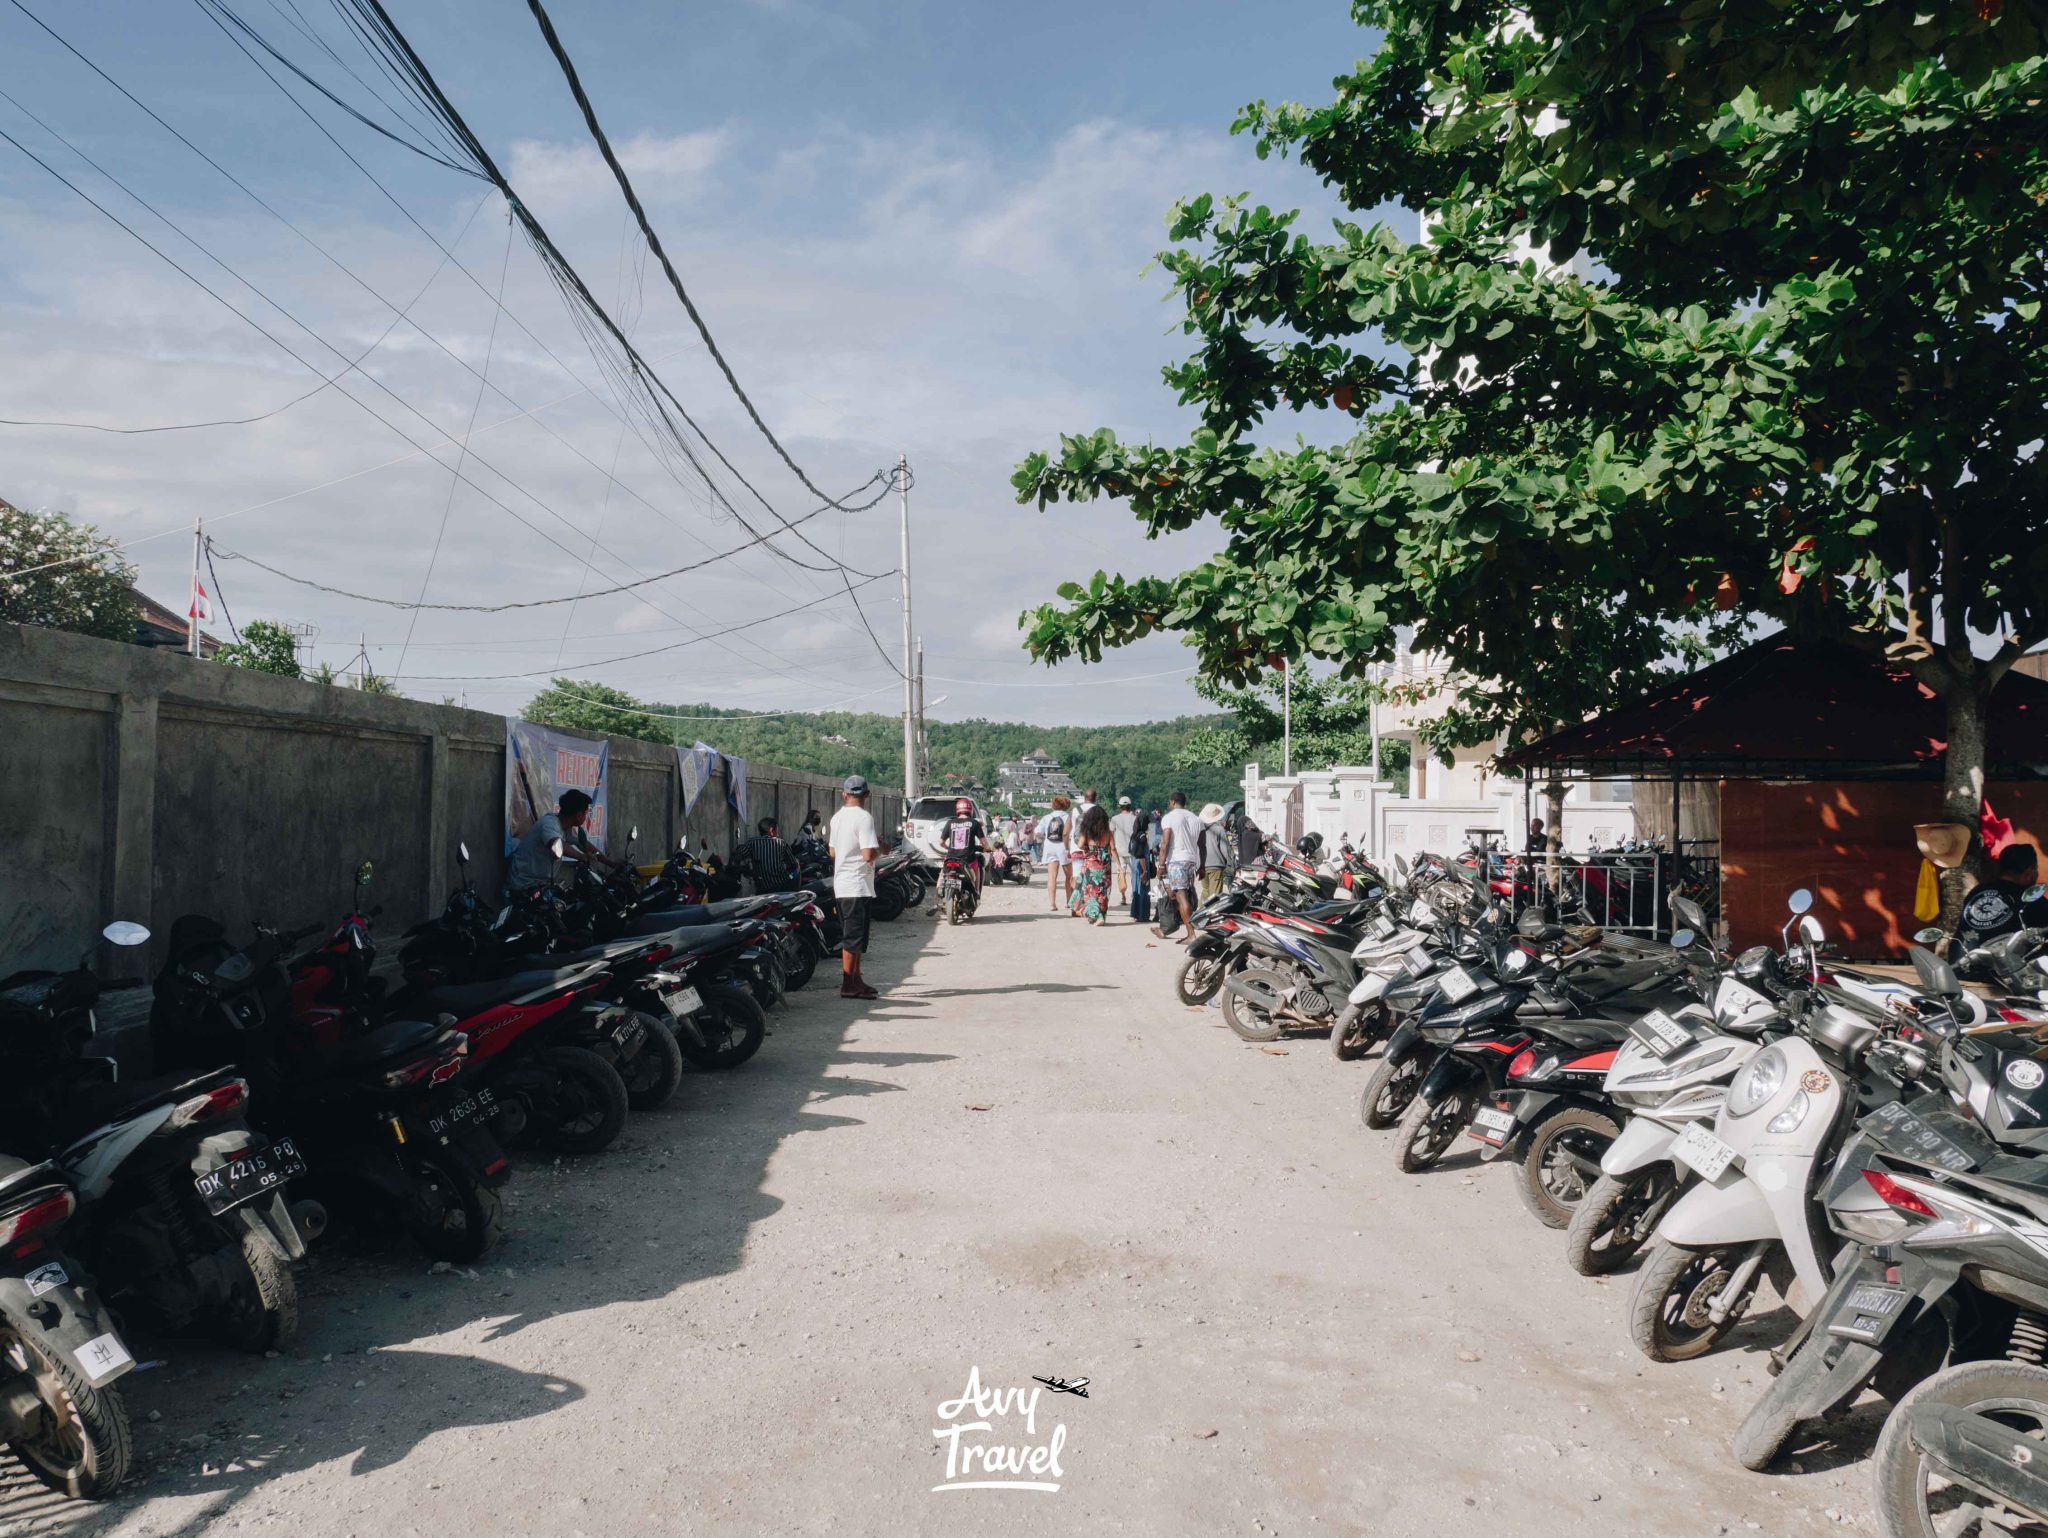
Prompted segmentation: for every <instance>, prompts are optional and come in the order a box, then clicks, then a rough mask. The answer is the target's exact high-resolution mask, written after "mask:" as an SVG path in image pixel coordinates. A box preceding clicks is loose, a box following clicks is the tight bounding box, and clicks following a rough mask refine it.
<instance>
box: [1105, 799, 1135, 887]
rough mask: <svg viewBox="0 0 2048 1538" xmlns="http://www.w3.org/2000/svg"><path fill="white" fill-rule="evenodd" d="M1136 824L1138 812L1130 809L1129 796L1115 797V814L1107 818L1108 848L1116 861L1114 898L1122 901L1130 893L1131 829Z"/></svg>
mask: <svg viewBox="0 0 2048 1538" xmlns="http://www.w3.org/2000/svg"><path fill="white" fill-rule="evenodd" d="M1137 825H1138V814H1137V813H1136V812H1135V811H1133V810H1132V809H1131V798H1130V797H1129V796H1118V797H1117V798H1116V816H1114V817H1112V818H1110V819H1109V849H1110V854H1111V857H1112V858H1113V859H1114V860H1115V862H1116V900H1117V901H1118V902H1123V901H1124V900H1125V899H1126V898H1127V897H1128V896H1129V893H1130V880H1131V831H1132V830H1133V829H1134V828H1136V827H1137Z"/></svg>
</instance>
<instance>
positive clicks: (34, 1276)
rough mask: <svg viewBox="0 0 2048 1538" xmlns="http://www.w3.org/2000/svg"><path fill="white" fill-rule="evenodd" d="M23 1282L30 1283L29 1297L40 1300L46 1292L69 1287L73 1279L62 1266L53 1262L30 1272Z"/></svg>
mask: <svg viewBox="0 0 2048 1538" xmlns="http://www.w3.org/2000/svg"><path fill="white" fill-rule="evenodd" d="M22 1280H23V1281H24V1282H27V1283H28V1294H29V1296H30V1297H32V1298H40V1297H41V1296H42V1295H43V1294H44V1293H46V1292H49V1291H52V1290H53V1289H55V1288H58V1287H63V1286H66V1285H68V1284H69V1283H70V1281H71V1277H70V1274H69V1273H68V1272H66V1271H65V1269H64V1268H63V1267H62V1266H60V1265H59V1264H57V1262H56V1261H54V1260H53V1261H50V1262H49V1263H48V1264H47V1265H41V1266H37V1267H36V1268H35V1270H33V1271H31V1272H29V1274H28V1275H27V1276H24V1277H23V1278H22Z"/></svg>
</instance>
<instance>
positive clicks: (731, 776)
mask: <svg viewBox="0 0 2048 1538" xmlns="http://www.w3.org/2000/svg"><path fill="white" fill-rule="evenodd" d="M725 799H726V800H727V801H730V802H731V803H732V809H733V810H734V811H735V812H737V813H739V816H740V823H741V825H742V826H743V827H744V826H745V825H746V823H747V821H748V818H747V761H746V760H745V759H744V758H728V759H726V761H725Z"/></svg>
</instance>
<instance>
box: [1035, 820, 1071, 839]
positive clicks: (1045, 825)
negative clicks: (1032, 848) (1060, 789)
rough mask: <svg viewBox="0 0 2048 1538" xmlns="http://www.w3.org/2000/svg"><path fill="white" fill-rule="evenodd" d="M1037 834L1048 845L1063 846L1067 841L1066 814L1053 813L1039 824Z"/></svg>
mask: <svg viewBox="0 0 2048 1538" xmlns="http://www.w3.org/2000/svg"><path fill="white" fill-rule="evenodd" d="M1038 832H1039V836H1040V837H1041V838H1043V839H1044V840H1045V841H1046V842H1047V843H1048V844H1064V843H1065V842H1066V841H1067V817H1066V813H1064V812H1054V813H1053V814H1052V815H1051V816H1050V817H1048V818H1046V819H1045V821H1044V822H1042V823H1040V824H1039V826H1038Z"/></svg>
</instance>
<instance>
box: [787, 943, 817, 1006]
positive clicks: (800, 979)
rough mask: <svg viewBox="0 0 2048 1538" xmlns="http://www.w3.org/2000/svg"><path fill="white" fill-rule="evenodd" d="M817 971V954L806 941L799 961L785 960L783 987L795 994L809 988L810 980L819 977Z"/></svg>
mask: <svg viewBox="0 0 2048 1538" xmlns="http://www.w3.org/2000/svg"><path fill="white" fill-rule="evenodd" d="M817 971H818V957H817V954H816V953H815V952H814V951H812V949H811V947H810V944H809V942H808V941H806V942H805V943H804V944H803V945H802V947H801V954H800V956H799V959H797V960H796V961H790V960H789V959H788V958H786V957H785V958H784V960H783V963H782V986H783V987H784V988H785V989H786V990H788V991H789V992H791V993H795V992H796V991H797V990H798V989H799V988H803V987H806V986H808V985H809V983H810V980H811V979H812V978H813V977H814V976H816V975H817Z"/></svg>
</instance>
